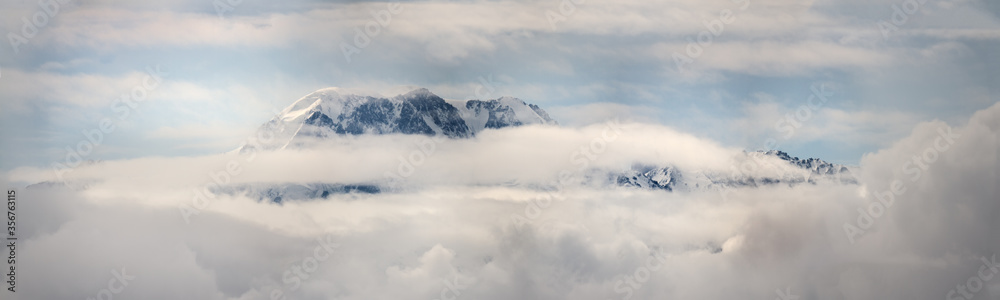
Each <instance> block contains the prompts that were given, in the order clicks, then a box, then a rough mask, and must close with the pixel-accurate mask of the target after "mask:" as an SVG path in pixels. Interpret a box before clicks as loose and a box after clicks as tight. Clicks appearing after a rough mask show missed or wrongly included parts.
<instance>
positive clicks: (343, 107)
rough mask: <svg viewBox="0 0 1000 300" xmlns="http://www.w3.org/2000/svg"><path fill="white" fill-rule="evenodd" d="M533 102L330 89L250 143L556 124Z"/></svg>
mask: <svg viewBox="0 0 1000 300" xmlns="http://www.w3.org/2000/svg"><path fill="white" fill-rule="evenodd" d="M554 123H555V121H553V120H552V119H551V118H549V115H548V114H547V113H546V112H545V111H544V110H542V109H541V108H539V107H538V106H537V105H534V104H527V103H525V102H524V101H521V100H520V99H517V98H512V97H502V98H499V99H494V100H469V101H464V103H462V101H459V102H451V103H449V102H448V101H445V100H444V99H442V98H441V97H438V96H437V95H435V94H433V93H431V92H430V91H428V90H427V89H423V88H420V89H415V90H412V91H410V92H408V93H405V94H401V95H397V96H393V97H385V96H381V95H378V94H375V93H359V92H349V91H347V90H345V89H341V88H326V89H321V90H318V91H315V92H313V93H310V94H309V95H306V96H305V97H302V98H301V99H299V100H298V101H295V103H292V105H289V106H288V107H287V108H285V109H284V110H283V111H282V112H281V113H280V114H279V115H277V116H275V117H274V118H272V119H271V120H270V121H268V122H267V123H265V124H264V125H262V126H261V127H260V128H259V129H258V133H259V134H258V136H267V137H271V136H273V137H274V138H271V139H269V140H268V141H263V142H257V143H254V144H248V145H246V146H244V148H242V149H241V150H246V149H247V147H257V148H260V149H265V150H273V149H281V148H287V147H289V146H298V145H301V144H303V143H305V142H306V141H307V140H309V139H316V138H320V139H322V138H329V137H334V136H337V135H361V134H391V133H396V134H422V135H443V136H447V137H449V138H469V137H472V136H475V134H476V133H477V132H480V131H482V130H484V129H498V128H504V127H510V126H521V125H528V124H554Z"/></svg>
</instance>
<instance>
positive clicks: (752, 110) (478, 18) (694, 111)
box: [0, 0, 1000, 171]
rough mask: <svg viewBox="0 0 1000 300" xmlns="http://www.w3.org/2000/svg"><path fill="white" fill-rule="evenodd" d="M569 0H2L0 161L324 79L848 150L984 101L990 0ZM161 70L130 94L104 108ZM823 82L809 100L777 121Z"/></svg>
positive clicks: (258, 116) (825, 152)
mask: <svg viewBox="0 0 1000 300" xmlns="http://www.w3.org/2000/svg"><path fill="white" fill-rule="evenodd" d="M579 2H582V3H580V4H575V5H572V6H570V5H568V4H571V3H573V2H569V1H563V2H559V1H542V2H538V1H406V2H402V3H401V5H399V6H398V7H397V6H388V4H387V3H384V2H367V1H342V2H336V1H262V0H242V1H236V0H234V1H232V3H233V4H236V5H232V6H230V5H229V4H227V3H228V2H226V1H225V0H222V1H215V2H213V1H210V0H167V1H156V2H142V3H134V1H87V0H73V1H67V2H66V3H61V2H42V3H43V4H44V3H50V4H46V5H39V4H38V2H37V1H33V0H32V1H20V0H15V1H4V2H3V3H2V4H0V15H2V17H0V33H4V34H5V39H4V42H3V43H0V44H2V45H0V95H2V98H0V126H2V127H0V140H2V141H3V143H2V144H0V153H2V155H3V156H2V159H0V170H8V171H9V170H11V169H13V168H16V167H19V166H48V165H49V164H50V163H51V162H52V161H56V160H64V157H65V155H66V153H67V151H66V149H65V148H66V147H67V146H70V147H75V146H76V145H77V143H78V142H80V141H81V140H83V139H85V136H84V134H83V133H81V132H82V131H84V130H93V129H97V128H99V122H100V120H101V119H102V118H106V117H107V118H110V120H113V121H114V125H115V128H116V129H115V130H114V131H113V132H112V133H109V134H107V135H105V136H104V139H103V140H102V142H101V144H100V145H99V146H98V147H96V149H94V150H93V151H94V152H93V153H92V154H91V155H89V156H88V157H87V158H88V159H95V160H96V159H105V160H106V159H117V158H134V157H143V156H148V155H157V156H177V155H197V154H210V153H218V152H223V151H227V150H231V149H234V148H235V147H236V146H237V145H238V144H239V142H240V141H241V140H243V138H244V137H246V136H247V135H248V134H250V133H252V131H253V130H254V129H256V127H257V126H258V125H259V124H261V123H263V122H264V121H266V120H267V119H269V117H270V116H271V115H273V114H274V113H276V112H277V111H280V110H281V109H282V108H284V107H285V106H287V105H288V104H290V103H292V102H293V101H294V100H296V99H298V98H299V97H301V96H303V95H305V94H308V93H309V92H312V91H314V90H316V89H319V88H323V87H330V86H340V87H351V88H366V89H372V90H386V89H389V88H392V87H397V86H402V85H411V86H422V87H427V88H429V89H430V90H431V91H432V92H434V93H436V94H438V95H440V96H442V97H444V98H446V99H470V98H474V97H477V96H482V97H490V98H495V97H499V96H502V95H510V96H515V97H519V98H522V99H524V100H526V101H527V102H530V103H536V104H538V105H540V106H541V107H543V108H544V109H546V110H547V111H549V113H550V114H551V115H552V116H553V118H555V119H557V120H558V121H560V122H561V123H562V124H563V125H565V126H581V125H585V124H589V123H594V122H598V121H601V120H604V119H607V118H613V117H619V118H622V119H631V120H637V121H641V122H648V123H656V124H662V125H666V126H670V127H673V128H676V129H677V130H680V131H683V132H687V133H691V134H694V135H697V136H701V137H705V138H708V139H712V140H715V141H718V142H720V143H722V144H724V145H726V146H731V147H739V148H751V149H753V148H759V147H762V145H763V143H764V141H765V140H766V139H767V138H772V137H773V138H776V139H777V140H778V141H780V142H781V143H780V146H779V148H781V149H783V150H787V151H789V152H791V153H792V154H793V155H796V156H802V157H820V158H823V159H826V160H830V161H834V162H840V163H848V164H857V163H858V162H859V161H860V159H861V157H862V155H863V154H864V153H867V152H870V151H874V150H876V149H879V148H880V147H885V146H888V144H889V143H891V142H892V141H894V140H897V139H899V138H901V137H903V136H905V135H906V134H908V133H909V132H910V130H912V128H913V126H914V125H916V124H917V123H918V122H921V121H930V120H934V119H940V120H944V121H947V122H950V123H959V124H960V123H961V122H964V120H967V119H968V118H969V116H970V115H971V114H972V113H973V112H974V111H977V110H980V109H984V108H986V107H989V106H990V105H991V104H992V103H995V102H996V101H997V100H998V98H997V96H996V95H997V87H998V86H1000V77H998V75H997V71H996V70H997V69H998V68H1000V61H998V60H997V57H996V56H997V54H996V53H998V51H997V49H998V45H1000V19H998V17H1000V5H998V4H997V2H996V1H964V0H954V1H944V0H929V1H926V2H925V3H923V4H922V5H919V6H918V7H903V6H902V5H903V1H894V0H886V1H881V0H878V1H854V0H851V1H758V0H750V1H730V0H721V1H701V0H681V1H644V0H643V1H640V0H619V1H597V0H587V1H579ZM51 3H61V4H59V5H58V10H57V11H56V9H54V8H55V5H53V4H51ZM894 5H895V6H896V7H899V10H898V12H897V10H896V9H894ZM894 14H896V16H895V19H893V18H894ZM387 16H389V17H387ZM32 20H34V21H32ZM379 21H381V22H382V23H378V22H379ZM25 22H29V23H31V22H34V23H36V24H32V25H31V26H27V25H25V24H26V23H25ZM880 22H884V23H881V24H882V25H881V27H880V25H879V24H880ZM383 24H384V25H383ZM36 25H38V26H36ZM366 26H368V27H367V28H366ZM880 28H881V29H880ZM35 29H37V33H36V32H35V31H36V30H35ZM365 30H367V31H368V33H371V34H370V35H371V36H370V37H369V38H370V40H369V38H366V37H361V38H358V32H364V31H365ZM368 33H366V34H364V35H365V36H369V34H368ZM14 36H16V37H14ZM699 38H700V39H701V45H700V46H698V47H695V46H694V45H698V44H697V43H698V41H699ZM15 48H16V49H15ZM345 49H348V50H347V51H348V52H350V60H348V58H347V57H346V56H345ZM353 50H357V51H356V52H353ZM688 59H690V60H688ZM678 61H681V62H683V67H681V68H678ZM156 67H159V68H160V71H161V72H163V73H164V76H162V77H163V78H162V82H161V83H160V84H159V85H156V87H155V88H152V89H149V91H148V93H147V94H148V97H147V98H146V99H145V101H142V102H136V106H135V108H129V110H128V111H129V114H128V115H127V116H125V115H124V114H122V113H121V112H120V111H116V110H115V106H118V108H124V107H125V106H122V105H123V104H122V103H116V101H117V99H119V98H120V95H122V94H129V93H131V92H133V90H135V88H136V87H142V85H143V79H144V78H145V76H147V75H146V74H147V73H146V72H147V71H146V70H147V68H156ZM483 82H490V83H489V84H488V86H486V87H485V88H483V87H481V86H482V85H483ZM147 84H148V81H147ZM820 85H823V86H825V90H826V91H827V92H826V94H827V95H828V101H827V102H826V103H823V105H822V107H818V108H817V109H813V110H809V111H802V112H800V116H806V118H802V119H800V120H799V121H802V122H801V125H802V126H801V127H799V128H798V129H796V130H794V131H793V132H789V131H782V130H781V129H779V128H776V124H778V123H779V122H782V120H783V119H785V118H786V116H793V118H795V117H794V114H795V113H796V112H797V110H798V109H799V108H800V107H801V106H802V105H806V104H808V99H809V97H810V95H812V94H813V91H812V88H813V87H818V86H820ZM147 86H149V85H147ZM477 88H479V91H480V93H479V95H477V92H476V91H477ZM142 91H146V88H142ZM139 95H141V94H139ZM789 114H791V115H789ZM120 117H121V118H120ZM783 124H784V126H785V127H784V128H785V129H787V128H788V127H787V126H789V124H790V123H787V122H785V123H783ZM786 134H787V135H786Z"/></svg>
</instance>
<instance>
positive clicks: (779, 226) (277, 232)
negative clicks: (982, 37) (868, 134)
mask: <svg viewBox="0 0 1000 300" xmlns="http://www.w3.org/2000/svg"><path fill="white" fill-rule="evenodd" d="M608 130H609V129H608V127H607V126H606V125H605V124H597V125H593V126H589V127H583V128H576V129H567V128H558V127H547V126H534V127H524V128H512V129H506V130H498V131H489V132H484V134H482V135H480V136H478V137H477V138H475V139H471V140H444V141H440V142H436V143H435V144H434V147H435V148H434V149H435V150H434V151H433V152H432V153H429V155H427V156H426V159H425V161H424V162H423V163H421V164H420V165H419V166H415V167H416V168H415V170H414V171H413V173H412V175H410V176H408V177H407V180H408V181H407V182H408V183H410V184H411V185H410V186H409V188H407V189H401V190H399V191H396V192H391V193H382V194H373V195H362V194H346V195H333V196H331V197H330V198H328V199H326V200H316V201H291V202H286V203H284V204H281V205H278V204H274V203H266V202H258V201H256V200H253V199H248V198H245V197H240V196H231V195H230V196H226V195H218V196H216V197H215V198H214V199H211V200H210V201H209V205H207V206H206V207H204V208H203V209H201V210H199V212H198V213H197V214H195V215H193V216H191V218H190V220H189V222H185V220H184V218H183V217H182V214H181V213H180V212H179V211H178V207H179V205H182V204H186V203H191V201H192V197H193V196H194V195H195V193H196V190H197V189H198V188H200V187H203V186H204V185H206V184H208V183H210V182H211V180H212V179H211V177H210V176H211V175H210V174H213V173H218V172H219V171H220V170H226V167H227V166H226V165H227V164H228V163H229V162H231V161H238V162H240V165H239V167H240V168H242V169H241V170H242V171H241V172H239V174H238V175H236V176H232V177H231V178H230V181H231V182H247V183H252V182H271V181H278V180H280V181H285V182H297V183H307V182H364V181H368V180H372V179H378V178H382V176H384V173H385V172H386V171H389V172H392V171H393V170H394V169H395V168H398V166H399V158H400V157H406V156H407V155H410V154H412V153H414V151H420V150H419V149H421V148H420V146H421V143H422V142H424V141H426V139H423V138H420V137H412V136H382V137H357V138H350V139H345V140H341V141H336V142H333V143H332V144H328V145H324V146H323V147H320V148H315V149H313V150H293V151H286V152H276V153H259V154H257V156H256V157H255V158H254V159H253V161H250V162H246V161H247V159H248V158H247V157H246V156H234V155H217V156H202V157H179V158H139V159H131V160H115V161H106V162H103V163H99V164H95V165H90V166H86V167H82V168H79V169H77V170H76V171H74V172H72V173H69V174H68V175H67V176H68V178H69V180H70V181H71V182H85V183H86V187H85V188H84V187H79V186H78V187H77V188H76V189H72V188H58V187H55V188H51V187H48V188H44V187H43V188H30V189H22V190H19V191H18V194H19V195H20V196H19V199H22V200H20V201H21V202H19V205H20V206H19V211H20V212H21V214H22V220H23V222H24V223H23V225H22V227H21V228H23V229H21V230H22V234H23V235H22V237H21V240H22V243H23V250H22V251H23V252H21V253H25V254H23V256H22V257H23V258H22V259H21V260H19V262H18V269H19V270H24V271H23V273H19V277H18V278H19V279H18V280H19V291H18V292H17V293H16V294H11V295H13V296H14V299H62V298H87V297H95V298H96V297H98V295H100V294H101V293H102V291H104V290H107V291H108V292H107V293H109V295H110V294H113V295H114V298H116V299H117V298H119V297H120V298H143V299H177V298H189V299H280V298H282V297H285V298H287V299H512V298H521V299H664V298H666V299H692V298H693V299H732V298H737V297H742V298H761V299H763V298H767V299H772V298H776V297H781V295H786V296H787V295H788V294H789V293H790V294H792V295H795V296H800V297H801V298H802V299H879V298H881V299H903V298H905V299H941V298H947V297H948V295H951V296H955V297H961V296H956V295H962V294H961V293H962V292H964V293H970V295H974V296H975V297H976V298H975V299H1000V280H997V279H992V280H987V279H985V278H986V277H980V276H981V275H978V274H984V275H986V274H989V272H993V271H991V270H992V269H991V268H990V267H985V268H981V266H983V265H984V263H983V260H982V259H983V258H985V259H986V260H991V259H992V257H993V255H994V254H995V253H996V252H997V251H998V250H1000V242H998V241H1000V233H998V232H997V231H996V230H995V229H996V228H1000V220H997V218H996V216H997V215H998V214H1000V201H998V199H1000V198H998V197H997V196H998V193H997V188H996V187H997V186H998V185H1000V177H998V174H997V172H996V170H998V169H1000V151H998V149H1000V105H994V106H992V107H990V108H988V109H984V110H981V111H979V112H977V113H976V114H975V115H973V116H971V118H969V119H968V120H967V121H966V122H963V123H962V124H947V123H945V122H941V121H932V122H924V123H921V124H920V125H919V126H917V127H916V128H914V129H913V130H912V131H911V132H910V133H909V136H907V137H905V138H903V139H900V140H898V141H896V142H895V143H892V144H891V145H890V146H888V147H886V148H884V149H881V150H880V151H877V152H874V153H870V154H868V155H865V156H864V158H863V159H862V160H861V165H860V166H859V167H858V169H859V170H860V173H859V174H857V176H858V177H859V179H860V183H859V184H858V185H841V184H835V183H818V184H803V185H796V186H792V187H789V186H767V187H762V188H738V189H732V190H701V191H692V192H673V193H671V192H665V191H651V190H638V189H625V188H613V187H600V186H591V185H587V184H574V185H566V186H561V187H560V188H559V189H557V190H545V189H538V188H534V187H532V183H543V182H549V181H552V180H554V179H555V178H556V177H558V176H559V172H560V171H562V170H570V171H575V170H578V169H579V167H580V164H578V163H575V162H574V153H578V152H579V151H581V147H583V148H589V147H591V143H592V142H593V141H595V139H596V140H603V138H602V135H608V134H609V132H613V130H614V129H612V131H608ZM617 130H620V135H617V136H615V137H616V138H615V139H614V140H613V141H609V142H607V144H606V150H605V151H602V152H600V153H599V155H595V158H594V159H590V160H586V161H587V163H588V167H605V168H616V167H617V168H624V167H628V166H629V165H631V164H633V163H637V162H638V163H669V164H675V165H677V166H678V167H681V168H691V169H695V168H700V169H714V170H720V171H728V170H729V169H730V167H731V166H732V165H733V164H734V163H739V162H740V159H741V158H740V155H741V153H742V152H741V151H739V150H737V149H730V148H726V147H722V146H720V145H718V144H717V143H715V142H713V141H710V140H704V139H700V138H698V137H695V136H692V135H688V134H685V133H682V132H679V131H677V130H674V129H671V128H668V127H663V126H658V125H646V124H638V123H622V124H620V126H619V127H618V128H617ZM577 155H582V154H577ZM781 171H782V170H768V169H761V170H759V172H781ZM918 175H919V176H918ZM51 176H52V175H51V173H50V170H47V169H36V168H20V169H17V170H14V171H11V172H9V173H7V180H13V181H19V182H20V181H38V180H44V179H46V178H50V177H51ZM505 182H506V183H507V184H501V183H505ZM510 182H515V183H510ZM894 185H896V188H895V190H897V191H898V190H905V191H903V192H898V193H894V194H893V195H894V197H893V198H892V199H893V202H889V203H891V205H885V204H883V205H882V208H883V209H882V210H881V212H879V210H878V209H873V207H876V206H878V205H876V203H887V202H886V201H885V200H886V195H888V194H892V193H893V192H892V191H893V190H894V188H893V186H894ZM899 187H902V189H900V188H899ZM880 199H881V200H880ZM866 216H867V217H866ZM859 220H860V221H859ZM852 226H853V227H856V229H857V230H859V231H861V233H858V232H855V231H850V230H847V229H845V228H849V227H852ZM984 270H985V271H984ZM116 272H117V273H116ZM122 274H125V275H122ZM122 276H126V277H127V276H132V277H134V278H132V279H129V280H127V285H126V286H124V287H123V288H122V289H118V288H119V287H120V286H119V285H118V284H117V283H116V284H114V285H113V288H109V286H108V285H109V280H111V281H114V280H115V278H119V277H122ZM972 278H980V279H976V280H978V282H979V283H981V284H979V285H977V283H976V282H977V281H976V280H973V279H972ZM990 278H992V277H990ZM958 285H961V286H962V287H961V288H959V287H958ZM53 287H59V288H53ZM969 287H975V288H976V289H975V290H976V291H975V292H972V289H970V288H969ZM959 289H961V292H960V291H959ZM114 290H118V292H115V291H114ZM953 290H954V291H955V292H952V291H953Z"/></svg>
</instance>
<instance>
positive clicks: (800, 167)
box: [608, 150, 857, 191]
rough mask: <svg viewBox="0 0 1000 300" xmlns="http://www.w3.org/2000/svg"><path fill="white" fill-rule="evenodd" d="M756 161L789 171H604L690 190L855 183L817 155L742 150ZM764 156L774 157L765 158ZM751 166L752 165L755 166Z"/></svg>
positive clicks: (648, 185)
mask: <svg viewBox="0 0 1000 300" xmlns="http://www.w3.org/2000/svg"><path fill="white" fill-rule="evenodd" d="M746 155H747V157H748V158H749V159H750V160H752V161H754V164H756V165H758V166H759V165H762V164H787V165H785V166H771V167H790V171H782V172H774V173H773V175H770V176H768V175H759V174H758V175H756V176H749V175H747V174H744V173H742V172H740V171H739V170H738V168H734V171H733V172H729V173H722V172H706V171H702V170H687V171H681V170H679V169H678V168H676V167H673V166H648V165H636V166H632V168H631V169H629V170H626V171H624V172H610V173H608V174H609V176H610V178H609V181H610V182H613V183H614V184H616V185H619V186H624V187H635V188H644V189H660V190H667V191H691V190H696V189H706V188H730V187H758V186H764V185H776V184H784V185H789V186H791V185H796V184H802V183H810V184H816V183H819V182H824V181H825V182H836V183H841V184H857V178H855V177H854V175H853V174H852V173H851V170H850V168H848V167H847V166H844V165H839V164H833V163H829V162H826V161H823V160H821V159H817V158H808V159H799V158H798V157H792V156H790V155H788V153H785V152H782V151H778V150H769V151H758V152H751V153H747V154H746ZM767 158H777V160H773V159H771V160H768V159H767ZM758 166H755V167H758Z"/></svg>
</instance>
